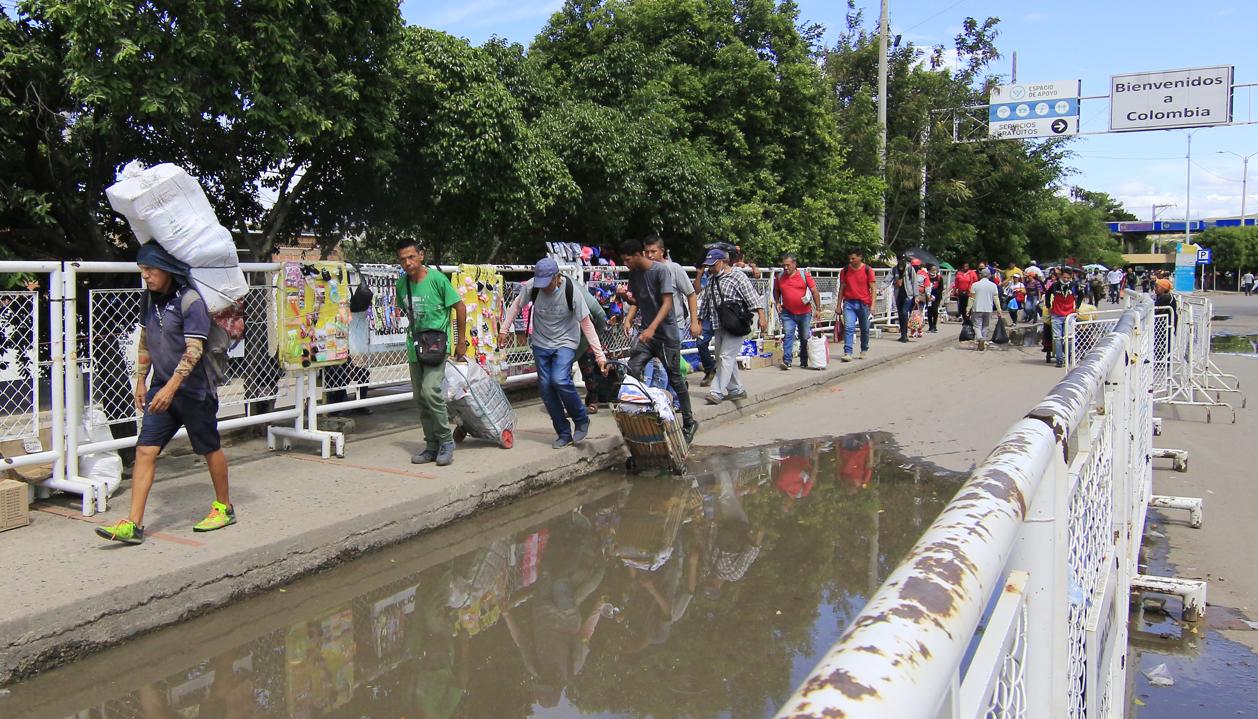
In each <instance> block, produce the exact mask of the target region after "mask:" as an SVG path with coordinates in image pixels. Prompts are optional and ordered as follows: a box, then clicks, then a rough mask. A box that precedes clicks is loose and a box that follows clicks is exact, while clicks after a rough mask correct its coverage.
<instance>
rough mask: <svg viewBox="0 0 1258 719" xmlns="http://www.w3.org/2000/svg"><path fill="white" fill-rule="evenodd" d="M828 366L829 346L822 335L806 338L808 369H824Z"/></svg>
mask: <svg viewBox="0 0 1258 719" xmlns="http://www.w3.org/2000/svg"><path fill="white" fill-rule="evenodd" d="M829 365H830V345H829V343H828V342H826V338H825V337H823V336H822V335H813V336H812V337H809V338H808V368H809V369H825V368H826V367H828V366H829Z"/></svg>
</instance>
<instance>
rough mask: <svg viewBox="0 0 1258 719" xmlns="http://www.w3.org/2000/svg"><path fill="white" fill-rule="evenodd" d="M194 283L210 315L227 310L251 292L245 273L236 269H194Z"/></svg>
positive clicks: (236, 267)
mask: <svg viewBox="0 0 1258 719" xmlns="http://www.w3.org/2000/svg"><path fill="white" fill-rule="evenodd" d="M192 282H193V286H194V287H195V288H196V290H197V292H199V293H200V294H201V299H203V300H205V309H206V310H208V311H209V313H210V314H214V313H215V312H218V311H219V310H224V309H227V308H228V307H230V306H231V305H232V303H233V302H235V301H236V300H238V299H240V298H241V297H244V296H245V294H246V293H248V292H249V284H248V283H247V282H246V281H245V273H244V272H243V271H242V270H241V269H240V266H239V265H237V266H235V267H224V268H219V267H193V268H192Z"/></svg>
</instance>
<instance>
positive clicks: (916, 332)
mask: <svg viewBox="0 0 1258 719" xmlns="http://www.w3.org/2000/svg"><path fill="white" fill-rule="evenodd" d="M396 249H397V259H398V263H399V264H400V266H401V273H400V274H399V276H398V279H397V283H396V288H395V289H396V297H397V303H398V308H399V311H400V312H401V313H402V314H404V315H405V316H406V318H407V320H408V323H407V324H408V329H407V332H406V354H407V362H408V365H409V369H410V380H411V389H412V393H413V397H414V400H413V401H414V402H415V406H416V409H417V411H418V414H419V420H420V425H421V427H422V432H423V439H424V449H423V450H422V451H421V452H419V453H418V454H416V455H414V456H413V457H412V458H411V461H412V462H414V463H416V464H426V463H434V464H436V465H438V466H446V465H449V464H452V463H453V461H454V452H455V443H454V438H453V435H452V431H451V427H450V417H449V415H448V413H447V406H446V402H445V401H444V395H443V391H442V380H443V377H444V364H445V360H446V357H447V352H448V351H449V348H450V346H451V345H453V357H454V359H455V360H456V361H458V360H461V359H462V358H463V357H464V356H465V355H466V353H467V343H466V339H465V334H464V331H463V330H464V324H465V322H466V310H465V308H464V306H463V302H462V301H461V300H460V297H459V295H458V293H457V292H456V291H455V289H454V288H453V286H452V285H451V283H450V281H449V279H448V278H446V276H445V275H444V274H443V273H442V272H440V271H438V270H436V269H434V268H431V267H429V266H428V265H427V264H425V261H424V260H425V254H424V250H423V248H422V247H421V246H419V245H417V244H416V243H415V242H414V241H410V240H407V241H402V242H399V243H398V245H397V248H396ZM620 254H621V261H622V262H623V263H624V265H625V266H627V267H628V270H629V272H628V277H627V280H628V281H627V283H626V284H625V285H623V286H618V287H616V288H615V289H614V290H611V289H608V290H604V289H600V288H594V289H593V290H591V288H590V287H587V286H586V285H585V284H584V283H581V282H576V281H574V280H573V279H571V278H568V277H566V276H565V275H564V274H563V273H562V272H561V271H560V267H559V264H558V262H557V261H556V260H554V259H551V258H549V257H548V258H543V259H542V260H540V261H538V262H537V264H536V265H535V267H534V273H533V277H532V279H531V280H530V281H529V282H528V283H526V285H525V286H524V288H523V289H522V290H521V291H520V292H518V293H516V296H515V299H514V301H513V302H512V303H511V304H510V306H509V307H507V308H506V311H505V314H504V316H503V318H502V322H501V324H500V326H501V328H502V332H501V333H500V336H499V337H498V345H499V346H500V347H501V346H506V345H507V344H508V342H509V339H510V334H511V330H513V329H515V328H516V324H515V322H516V319H517V317H520V316H524V317H525V318H526V319H525V320H524V332H525V334H526V335H527V341H528V343H529V345H530V348H531V350H532V354H533V357H534V358H535V361H536V367H537V377H538V391H539V394H540V395H541V399H542V403H543V405H544V407H545V410H546V412H547V414H548V415H549V417H550V419H551V424H552V427H553V429H554V432H555V438H554V440H553V441H552V443H551V444H552V446H553V447H554V448H556V449H560V448H563V447H567V446H569V445H572V444H575V443H579V442H581V441H582V440H583V439H584V438H585V437H586V436H587V435H588V433H589V431H590V415H591V414H594V413H597V412H598V411H599V408H600V406H601V405H608V404H611V403H613V402H615V401H616V397H615V394H614V392H615V390H616V387H617V384H618V381H614V380H612V379H611V378H609V377H608V375H609V374H610V373H611V370H612V369H613V363H612V362H611V361H610V359H609V358H608V356H607V353H606V352H605V350H604V348H603V345H602V342H601V340H600V335H601V334H605V332H606V330H607V328H608V327H609V326H610V325H611V324H612V323H615V322H620V323H622V330H623V331H624V332H625V333H626V334H628V335H629V337H630V339H631V341H630V347H629V350H628V354H627V361H626V362H624V363H623V365H617V366H618V367H620V368H621V370H620V371H622V372H623V373H627V374H628V375H630V376H633V377H636V378H638V379H646V380H648V381H649V380H650V379H651V377H650V375H652V374H655V375H656V376H657V377H658V378H659V379H658V381H659V383H660V384H661V385H665V384H666V386H667V387H668V389H669V391H670V392H671V394H672V397H673V398H674V400H675V406H676V409H677V411H678V414H679V415H680V417H681V423H682V430H683V434H684V436H685V438H686V440H687V442H689V441H691V440H693V438H694V436H695V433H696V432H697V430H698V427H699V423H698V421H697V420H696V418H695V415H694V411H693V408H692V404H691V399H690V394H689V391H688V384H687V382H686V378H685V372H684V366H683V362H684V360H683V358H682V338H683V337H685V336H686V335H687V334H688V335H689V336H690V337H694V338H697V343H696V344H697V349H698V354H699V359H700V365H701V367H702V370H703V378H702V380H701V381H700V382H699V385H700V386H701V387H703V388H706V396H705V398H704V399H705V401H706V402H707V403H708V404H713V405H716V404H721V403H723V402H728V401H733V402H737V401H739V400H742V399H745V398H746V397H747V390H746V388H745V386H744V385H743V382H742V377H741V369H740V366H739V360H740V355H742V354H743V353H744V347H745V340H746V338H747V337H748V336H749V335H750V334H751V333H752V332H753V330H756V329H758V330H759V331H760V332H764V331H766V330H767V329H768V328H769V325H770V322H771V319H772V317H771V315H770V312H771V311H772V312H774V313H776V317H777V318H778V320H779V321H780V325H781V329H782V333H783V343H782V344H783V348H782V356H781V361H780V364H779V366H780V368H781V369H782V370H789V369H791V368H792V367H793V366H794V365H795V359H796V357H798V359H799V362H798V364H799V366H801V367H807V366H809V356H808V344H809V340H810V339H811V338H812V337H813V330H814V322H815V321H816V319H817V317H818V316H819V314H820V313H821V312H823V311H826V312H829V311H833V312H834V314H835V316H836V319H837V322H836V324H837V326H838V331H837V332H836V337H835V339H836V340H837V339H838V337H839V336H841V337H842V342H843V351H842V355H841V356H840V359H841V361H843V362H851V361H853V360H854V359H865V358H866V357H867V355H868V352H869V350H870V335H871V327H870V324H871V318H872V316H873V315H874V308H875V305H876V303H877V299H878V296H879V289H880V288H879V281H878V276H877V274H876V273H875V271H874V270H873V268H871V267H870V266H869V265H868V264H866V262H865V259H864V257H863V255H862V253H861V251H860V250H852V251H851V252H850V253H848V256H847V263H846V264H845V265H844V266H843V267H842V269H841V270H840V272H839V278H838V279H839V287H838V291H837V293H836V294H837V296H835V297H834V299H833V305H832V306H826V307H822V305H823V295H822V293H821V292H820V291H819V289H818V286H817V282H816V279H815V278H814V277H813V276H812V275H811V273H810V272H809V271H808V270H806V269H803V268H801V267H800V266H799V261H798V258H797V257H796V256H795V255H793V254H785V255H783V256H782V257H781V263H782V267H781V271H780V272H776V273H774V281H773V284H772V288H771V292H770V293H769V296H768V297H767V298H766V296H765V293H763V292H761V291H760V290H758V289H757V288H756V286H755V285H754V284H753V280H754V279H756V278H758V277H759V276H760V274H761V272H760V269H759V268H758V267H756V266H755V265H752V264H750V263H748V262H747V261H746V259H745V258H744V257H743V256H742V253H741V251H740V250H738V248H737V247H736V246H732V245H717V246H713V247H710V248H709V249H708V250H707V251H706V252H705V254H704V256H703V259H702V261H701V262H700V263H699V264H698V265H697V266H696V273H695V277H694V278H693V279H692V278H691V277H690V275H689V273H688V272H687V270H686V269H685V268H684V267H682V266H681V265H679V264H677V263H675V262H673V261H671V260H670V259H669V257H668V250H667V246H666V243H665V242H664V241H663V240H662V239H661V238H659V237H656V236H651V237H648V238H646V239H645V240H629V241H626V242H625V243H624V244H623V245H622V246H621V248H620ZM138 263H139V265H140V268H141V273H142V276H143V278H144V281H145V284H146V286H147V290H148V291H147V292H146V293H145V302H144V304H143V312H142V314H143V316H142V329H141V333H140V342H139V353H138V361H137V363H136V372H135V387H136V390H135V402H136V405H137V408H138V409H139V410H140V412H141V414H142V424H141V430H140V435H139V440H138V442H137V451H136V467H135V470H134V473H133V493H132V503H131V512H130V514H129V515H128V517H127V518H126V519H124V520H121V521H118V522H114V523H112V524H108V525H103V526H101V527H100V528H98V529H97V533H98V534H100V535H101V536H102V537H105V538H107V539H110V540H116V541H121V542H125V543H129V544H139V543H141V542H142V541H143V538H144V529H143V515H144V509H145V503H146V501H147V498H148V493H149V490H150V488H151V486H152V482H153V476H154V473H155V463H156V459H157V456H158V455H159V454H160V452H161V450H162V448H163V447H164V446H165V445H166V444H167V443H168V442H169V441H170V439H172V438H173V437H174V435H175V434H176V432H177V431H178V430H180V429H181V428H185V429H186V430H187V433H188V437H189V439H190V440H191V442H192V445H193V450H194V451H195V452H196V453H197V454H200V455H202V456H203V457H204V458H205V461H206V464H207V466H208V468H209V470H210V477H211V480H212V484H213V486H214V494H215V499H214V501H213V502H212V505H211V511H210V514H209V515H208V516H207V517H206V518H205V519H204V520H202V521H201V522H200V523H198V524H197V525H196V527H195V529H196V530H197V531H211V530H215V529H221V528H223V527H226V526H229V525H231V524H233V523H235V522H236V513H235V508H234V507H233V506H232V504H231V502H230V499H229V496H228V484H227V460H226V458H225V456H224V454H223V452H222V449H221V443H220V441H219V437H218V430H217V423H216V417H217V393H216V390H215V388H216V386H217V384H216V378H215V377H213V376H212V374H213V371H214V370H213V368H212V366H211V363H209V362H206V361H201V357H202V354H203V353H204V352H205V349H206V347H205V344H206V339H207V337H208V336H209V334H210V325H211V322H210V320H209V317H208V313H207V311H206V308H205V303H204V302H203V301H202V300H201V298H200V297H199V295H198V294H197V291H196V290H195V289H194V288H193V287H192V285H191V283H190V281H189V271H188V268H187V267H186V266H185V265H183V264H181V263H179V262H178V261H177V260H175V259H174V258H173V257H170V256H169V255H168V254H167V253H165V251H163V250H161V248H160V247H159V246H158V245H156V244H153V243H150V244H147V245H145V246H144V249H143V250H142V251H141V254H140V256H139V258H138ZM1238 279H1239V283H1238V284H1239V286H1240V288H1241V289H1242V290H1243V291H1244V292H1245V293H1246V294H1247V295H1249V294H1252V293H1253V291H1254V289H1255V282H1254V277H1253V274H1252V273H1246V274H1245V275H1244V276H1243V277H1240V278H1238ZM1137 287H1139V288H1141V289H1144V290H1146V291H1151V292H1152V293H1153V294H1154V297H1155V302H1156V304H1157V306H1159V307H1162V308H1165V311H1168V312H1172V313H1175V312H1177V310H1178V308H1177V303H1176V299H1175V297H1174V293H1173V292H1172V289H1171V282H1170V280H1169V277H1168V276H1167V275H1166V273H1165V272H1145V273H1143V274H1137V273H1136V272H1135V271H1134V270H1133V269H1132V268H1127V269H1125V270H1124V269H1121V268H1115V269H1110V270H1106V269H1104V268H1100V267H1099V266H1093V267H1092V271H1091V272H1085V271H1082V270H1077V269H1076V268H1073V267H1069V266H1058V267H1051V268H1049V269H1048V270H1047V271H1045V270H1041V269H1040V268H1039V267H1038V266H1036V264H1035V263H1034V262H1031V263H1030V264H1029V265H1028V266H1027V267H1026V268H1025V269H1016V268H1011V269H1010V270H1009V271H1008V272H1004V273H1002V272H1001V270H1000V267H999V265H997V264H996V263H987V262H982V261H980V262H979V263H978V264H977V268H976V269H972V268H971V265H970V263H965V264H964V265H962V267H961V269H960V270H958V271H956V272H955V274H954V276H953V278H952V282H951V287H948V286H947V283H946V281H945V275H944V274H943V272H941V270H940V268H939V267H938V266H937V265H935V264H933V263H928V264H924V263H923V262H922V261H921V260H919V259H917V258H914V257H910V256H908V255H902V256H900V257H899V258H897V261H896V263H895V266H894V268H893V269H892V270H891V275H890V281H889V286H888V287H887V288H886V289H887V291H888V294H889V295H890V299H891V300H892V301H893V302H894V303H895V304H894V306H895V309H896V314H897V317H898V325H899V341H900V342H909V341H910V340H911V338H914V337H922V336H923V333H925V332H938V324H939V319H940V313H941V309H942V308H943V307H944V304H945V300H946V298H947V297H951V298H954V299H955V301H956V308H957V313H958V315H959V318H960V319H961V320H962V322H963V323H965V325H966V327H967V329H972V331H973V334H974V339H975V340H976V346H977V349H978V350H979V351H985V350H986V349H987V348H988V344H989V343H990V342H991V341H992V338H993V333H995V332H998V331H999V329H1000V327H1001V326H1002V325H1003V324H1004V316H1005V313H1008V321H1009V324H1010V325H1018V324H1019V323H1031V324H1034V323H1043V325H1042V326H1043V331H1042V337H1043V340H1044V344H1043V346H1044V351H1045V359H1046V361H1047V362H1050V363H1055V364H1056V366H1058V367H1061V366H1063V364H1064V362H1065V347H1064V343H1065V331H1066V325H1067V318H1069V317H1070V316H1071V315H1072V314H1075V313H1076V312H1079V311H1080V310H1081V308H1084V307H1087V306H1088V305H1089V303H1090V304H1091V305H1092V306H1099V305H1100V303H1101V302H1102V300H1103V299H1108V301H1109V302H1110V303H1118V302H1121V301H1123V298H1124V295H1125V293H1127V292H1130V291H1135V290H1136V289H1137ZM825 301H827V302H828V301H829V300H828V299H827V300H825ZM451 315H453V316H454V322H453V323H452V322H451ZM452 324H453V330H454V335H453V337H455V338H456V339H455V340H454V341H453V342H452V341H451V335H450V332H451V329H452V327H451V325H452ZM858 333H859V346H858V345H857V339H858ZM574 365H576V366H578V367H579V368H580V369H581V372H582V376H583V379H584V382H585V384H586V396H585V397H584V398H582V397H581V396H580V395H579V394H578V392H577V388H576V384H575V382H574V381H573V374H572V368H573V366H574ZM664 377H666V378H667V380H666V381H665V380H664V379H663V378H664Z"/></svg>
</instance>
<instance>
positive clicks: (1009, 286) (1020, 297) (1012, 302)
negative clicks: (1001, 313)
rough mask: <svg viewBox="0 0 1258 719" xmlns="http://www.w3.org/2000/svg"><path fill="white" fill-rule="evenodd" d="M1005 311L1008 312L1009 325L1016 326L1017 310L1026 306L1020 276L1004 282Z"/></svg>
mask: <svg viewBox="0 0 1258 719" xmlns="http://www.w3.org/2000/svg"><path fill="white" fill-rule="evenodd" d="M1005 297H1006V298H1008V299H1007V300H1006V305H1005V309H1007V310H1009V323H1010V324H1013V325H1016V324H1018V310H1020V309H1022V308H1023V307H1024V306H1025V305H1026V285H1024V284H1022V275H1014V276H1012V277H1010V278H1009V279H1008V280H1007V281H1006V282H1005Z"/></svg>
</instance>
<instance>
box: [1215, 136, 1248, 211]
mask: <svg viewBox="0 0 1258 719" xmlns="http://www.w3.org/2000/svg"><path fill="white" fill-rule="evenodd" d="M1215 154H1216V155H1232V156H1233V157H1239V158H1241V227H1244V226H1245V199H1246V198H1247V197H1248V196H1249V158H1251V157H1253V156H1254V155H1258V152H1251V153H1249V154H1248V155H1242V154H1240V153H1239V152H1232V151H1231V150H1218V151H1216V152H1215Z"/></svg>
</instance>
